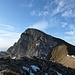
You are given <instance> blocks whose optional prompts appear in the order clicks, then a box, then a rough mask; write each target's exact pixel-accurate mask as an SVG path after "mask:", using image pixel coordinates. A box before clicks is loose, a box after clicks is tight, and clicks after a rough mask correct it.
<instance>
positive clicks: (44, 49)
mask: <svg viewBox="0 0 75 75" xmlns="http://www.w3.org/2000/svg"><path fill="white" fill-rule="evenodd" d="M7 52H8V53H9V54H10V55H11V57H16V58H21V57H24V56H26V57H28V58H31V57H34V56H35V57H38V58H41V59H47V60H53V61H57V62H60V60H61V59H63V58H64V57H66V56H67V55H75V46H73V45H71V44H69V43H67V42H65V41H64V40H62V39H58V38H55V37H53V36H51V35H47V34H46V33H44V32H42V31H40V30H38V29H34V28H28V29H26V30H25V32H23V33H22V34H21V37H20V39H19V40H18V42H17V43H15V44H14V45H13V46H12V47H10V48H9V49H8V50H7ZM63 61H64V60H63ZM61 63H62V62H61Z"/></svg>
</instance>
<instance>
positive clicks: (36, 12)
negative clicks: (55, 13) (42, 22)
mask: <svg viewBox="0 0 75 75" xmlns="http://www.w3.org/2000/svg"><path fill="white" fill-rule="evenodd" d="M31 15H33V16H47V15H49V12H48V11H43V10H41V11H40V10H39V11H38V10H33V11H31Z"/></svg>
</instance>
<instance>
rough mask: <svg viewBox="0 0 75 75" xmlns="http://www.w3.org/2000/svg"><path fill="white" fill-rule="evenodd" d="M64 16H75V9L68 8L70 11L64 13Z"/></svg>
mask: <svg viewBox="0 0 75 75" xmlns="http://www.w3.org/2000/svg"><path fill="white" fill-rule="evenodd" d="M62 16H63V17H75V14H74V12H73V10H68V11H65V12H64V13H63V14H62Z"/></svg>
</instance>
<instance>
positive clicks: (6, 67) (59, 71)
mask: <svg viewBox="0 0 75 75" xmlns="http://www.w3.org/2000/svg"><path fill="white" fill-rule="evenodd" d="M0 75H75V69H71V68H69V67H65V66H63V65H61V64H58V63H56V62H52V61H48V60H43V59H39V58H36V57H33V58H31V59H30V58H27V57H22V58H21V59H11V58H10V57H4V58H3V57H2V58H0Z"/></svg>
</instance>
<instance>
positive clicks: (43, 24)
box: [0, 0, 75, 51]
mask: <svg viewBox="0 0 75 75" xmlns="http://www.w3.org/2000/svg"><path fill="white" fill-rule="evenodd" d="M27 28H36V29H39V30H41V31H43V32H45V33H47V34H49V35H52V36H54V37H57V38H61V39H63V40H65V41H67V42H69V43H71V44H73V45H75V0H18V1H17V0H0V51H1V50H7V49H8V48H9V47H10V46H12V45H13V44H14V43H15V42H17V41H18V39H19V38H20V35H21V33H22V32H24V31H25V30H26V29H27Z"/></svg>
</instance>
